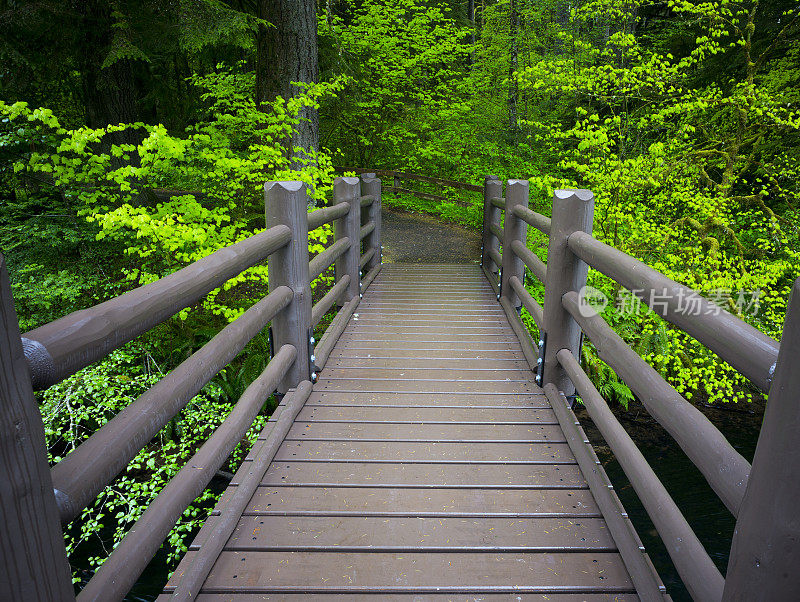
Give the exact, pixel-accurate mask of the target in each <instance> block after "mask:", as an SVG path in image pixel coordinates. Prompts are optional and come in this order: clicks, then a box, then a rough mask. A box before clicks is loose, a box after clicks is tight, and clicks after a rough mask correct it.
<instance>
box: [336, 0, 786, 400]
mask: <svg viewBox="0 0 800 602" xmlns="http://www.w3.org/2000/svg"><path fill="white" fill-rule="evenodd" d="M378 5H380V7H381V10H373V7H376V6H378ZM414 6H416V7H417V8H416V9H411V12H409V11H406V10H404V9H403V8H401V7H398V6H397V5H396V4H395V3H392V2H388V1H386V2H380V3H379V2H370V3H366V4H365V5H364V8H363V9H362V10H361V12H359V11H355V12H354V13H353V14H352V15H347V16H348V17H349V21H348V20H346V19H345V20H344V21H342V22H339V21H336V20H335V19H334V20H333V21H332V22H333V25H332V26H331V25H330V23H331V21H330V20H327V21H326V23H325V24H323V25H322V26H321V31H325V32H328V33H327V34H326V35H328V36H329V42H328V43H329V44H331V45H332V46H334V47H335V48H337V49H338V50H339V53H337V54H336V57H341V58H336V61H339V62H338V63H337V62H336V61H331V63H332V64H331V69H334V70H335V69H336V67H337V65H338V67H339V68H340V69H341V70H343V71H347V69H349V68H350V64H349V63H348V60H349V59H350V57H353V61H355V60H358V61H359V62H360V63H364V64H369V65H370V67H369V70H364V71H360V72H357V71H354V70H352V69H351V71H350V72H349V73H350V74H351V75H352V76H353V78H354V83H353V84H351V88H350V89H349V90H348V91H349V92H350V93H351V98H352V99H353V101H352V103H353V104H355V101H356V100H357V101H358V104H356V106H355V107H353V106H351V104H348V103H349V102H351V101H350V100H349V99H347V100H335V101H332V102H331V106H332V107H334V108H335V110H336V111H338V112H339V113H340V114H342V115H345V114H346V115H353V118H352V121H349V122H347V123H346V124H343V125H341V126H340V125H338V124H339V123H340V122H339V121H338V120H337V119H336V118H333V117H331V118H330V124H337V125H330V124H329V127H331V128H332V130H331V134H330V135H331V136H332V137H333V139H334V140H336V142H337V144H340V145H341V146H342V147H343V148H344V147H345V146H346V147H347V148H349V149H352V148H360V147H359V145H363V146H364V147H365V148H366V145H367V144H369V145H370V146H369V151H368V152H367V151H364V150H363V149H362V150H359V152H358V153H355V152H353V151H351V150H345V151H344V152H345V153H348V154H347V155H346V157H347V158H348V160H350V161H353V162H360V163H359V164H360V165H363V166H375V167H382V166H385V167H388V168H401V167H407V168H409V170H417V171H419V172H421V173H426V174H430V175H440V176H443V177H448V176H449V177H453V178H454V179H460V180H463V181H471V182H479V181H481V180H482V178H483V176H484V175H485V174H487V173H496V174H498V175H500V176H501V177H502V178H517V177H524V178H527V179H528V180H529V181H530V183H531V190H532V201H533V205H534V207H535V209H536V210H537V211H540V212H542V213H544V214H549V211H550V210H549V206H548V205H549V202H548V199H550V198H552V193H553V190H554V189H555V188H573V187H579V188H589V189H591V190H592V191H593V192H594V193H595V196H596V212H595V217H596V219H595V227H594V234H595V236H597V237H598V238H599V239H600V240H602V241H604V242H606V243H608V244H610V245H612V246H614V247H616V248H619V249H621V250H623V251H625V252H627V253H629V254H631V255H633V256H635V257H637V258H640V259H642V260H643V261H645V262H646V263H648V264H649V265H651V266H652V267H654V268H655V269H657V270H659V271H661V272H663V273H665V274H666V275H667V276H669V277H670V278H672V279H674V280H677V281H679V282H683V283H685V284H687V285H689V286H691V287H693V288H696V289H697V290H699V291H700V292H701V293H703V294H704V295H706V296H707V297H710V298H712V299H714V300H716V301H718V302H719V304H720V305H722V306H723V307H724V308H725V309H727V310H728V311H732V312H733V313H735V314H737V315H739V316H740V317H741V318H742V319H744V320H746V321H748V322H750V323H751V324H753V325H754V326H756V327H757V328H759V329H760V330H762V331H763V332H765V333H767V334H769V335H770V336H773V337H779V336H780V331H781V327H782V323H783V316H784V312H785V304H786V299H787V297H788V294H789V290H790V289H789V287H790V285H791V283H792V282H793V280H794V279H795V278H796V277H797V276H798V275H800V270H798V267H797V266H798V253H800V242H798V241H799V240H800V237H799V236H798V227H799V226H800V215H798V200H800V187H798V184H797V182H798V176H800V152H798V148H800V112H798V109H797V98H798V97H799V96H800V85H799V83H800V68H798V63H797V61H796V60H795V59H796V58H797V57H798V53H800V27H799V26H798V10H797V7H796V6H795V5H792V4H791V3H781V2H779V3H775V4H770V5H766V4H764V3H760V2H758V1H757V0H747V1H741V2H740V1H731V0H714V1H713V2H699V1H698V2H695V1H693V0H686V1H674V2H670V3H669V11H668V12H665V11H664V10H663V9H661V8H659V7H657V6H652V5H650V4H647V3H645V2H638V1H637V2H627V1H625V2H623V1H622V0H591V1H586V2H580V3H578V4H577V5H574V6H573V7H571V8H568V7H566V5H564V4H563V3H559V2H550V1H545V0H543V1H540V2H536V3H531V2H519V1H517V2H514V3H513V7H514V11H512V3H511V2H510V1H509V0H498V1H497V2H492V3H488V4H487V5H485V6H483V7H482V12H481V14H480V19H479V21H480V30H479V32H478V34H479V35H478V36H477V40H476V44H475V47H474V48H469V45H467V44H464V45H463V47H464V48H469V50H471V51H472V52H473V54H474V63H473V65H471V66H470V65H469V64H468V61H467V60H466V56H465V55H461V60H462V61H463V62H462V63H461V64H460V66H459V64H458V63H456V62H454V61H456V60H458V58H457V57H456V56H455V55H454V54H450V55H449V56H451V57H452V58H451V62H450V63H449V64H448V69H447V70H446V71H444V72H443V74H444V77H443V78H442V79H441V80H440V81H438V82H437V84H436V86H435V87H434V86H433V85H432V84H431V83H430V82H427V85H428V87H429V89H430V90H435V91H436V92H439V93H441V94H442V96H440V97H436V98H434V96H432V95H431V96H428V97H422V96H416V93H417V89H416V88H413V87H411V86H409V89H410V90H411V92H410V93H406V94H405V95H403V94H399V93H394V91H395V90H402V88H401V87H400V84H402V83H403V82H406V81H407V80H405V79H404V78H403V74H404V73H406V72H408V71H407V70H405V69H404V67H403V66H402V65H401V67H403V68H401V67H397V68H396V69H395V70H394V71H391V72H389V71H384V70H382V67H381V66H380V65H373V64H372V63H369V62H368V61H369V60H371V58H372V57H373V56H374V57H382V56H383V53H384V52H388V51H389V50H392V49H394V48H395V46H396V45H397V44H398V40H403V41H405V43H407V44H409V45H411V46H413V44H414V42H413V39H412V40H410V41H409V39H408V38H407V37H405V36H406V35H407V34H406V33H405V30H409V31H416V29H415V28H416V27H418V26H419V24H420V23H425V20H424V18H423V19H422V20H420V19H419V18H418V16H417V13H416V12H414V10H418V11H420V12H424V11H423V9H422V8H420V7H419V6H417V5H414ZM434 6H438V5H434ZM429 10H430V9H429ZM514 14H516V15H517V19H516V21H514V19H513V15H514ZM343 23H347V25H344V24H343ZM448 26H449V27H452V28H453V33H452V34H451V36H452V38H453V39H461V40H462V41H465V40H464V37H463V36H464V34H466V33H468V30H467V29H464V28H461V29H459V26H458V25H457V24H456V23H454V22H453V23H448ZM426 27H427V28H428V31H431V30H432V28H433V25H432V24H428V25H427V26H426ZM370 29H372V30H374V31H375V32H380V35H381V36H382V38H379V37H371V34H370V31H369V30H370ZM396 30H403V33H400V34H398V33H396ZM456 30H458V31H456ZM330 32H333V33H330ZM459 36H461V37H460V38H459ZM362 41H363V45H360V44H361V42H362ZM426 43H427V44H428V45H429V47H430V48H429V50H428V53H427V54H424V53H421V52H418V54H419V55H420V56H436V55H437V53H440V54H441V55H442V56H444V55H446V54H447V53H448V52H451V46H450V45H448V44H446V43H442V42H441V41H440V40H438V39H435V38H434V39H428V40H427V42H426ZM399 56H400V57H401V59H398V60H404V59H402V57H403V56H404V55H403V54H402V52H400V54H399ZM388 64H395V65H396V64H397V63H391V61H389V62H387V65H388ZM459 67H460V68H459ZM396 73H399V75H396ZM414 81H420V82H424V81H425V80H424V78H422V79H420V78H417V80H414ZM352 86H356V88H355V89H354V88H352ZM393 86H394V87H393ZM360 90H369V91H370V94H369V95H366V96H359V94H360V93H361V92H360ZM390 93H393V94H390ZM381 94H388V96H381ZM378 99H382V100H378ZM366 107H369V111H368V112H363V113H358V112H357V111H356V109H361V108H365V110H366ZM376 107H379V108H376ZM512 108H513V111H512ZM422 109H424V110H422ZM327 110H328V109H327V107H326V111H327ZM358 131H369V132H374V134H372V133H371V134H370V135H369V136H363V135H362V138H361V139H360V140H355V139H353V138H352V136H353V135H355V133H356V132H358ZM345 134H347V136H351V137H349V138H348V137H346V135H345ZM407 134H410V135H407ZM374 137H378V139H379V142H375V141H374V140H373V138H374ZM415 187H416V186H415ZM431 192H434V193H436V192H437V191H436V190H431ZM386 199H387V202H388V203H393V204H397V205H399V206H402V207H404V208H410V209H415V210H423V211H427V212H432V213H437V214H439V215H445V214H446V215H447V216H448V218H451V217H452V215H453V214H454V213H458V212H460V213H461V215H463V216H464V218H463V220H464V221H466V222H467V223H475V224H477V223H478V219H477V215H475V213H474V211H472V210H463V209H461V208H458V207H455V208H454V207H451V206H443V205H440V204H438V203H435V202H430V201H421V200H418V199H416V200H415V199H410V198H407V197H406V196H404V195H401V196H400V197H399V198H397V199H395V198H394V197H393V196H392V195H386ZM528 243H529V245H530V246H531V247H532V248H533V249H534V250H535V251H536V252H537V254H538V255H539V256H540V257H541V258H542V259H546V239H544V237H542V236H541V235H539V234H538V233H536V232H533V233H531V235H530V237H529V241H528ZM589 283H590V284H591V285H593V286H595V287H596V288H598V289H600V290H602V291H603V292H605V293H606V294H607V295H608V296H609V297H610V299H611V300H612V303H611V304H610V306H609V307H608V308H607V309H606V310H605V311H604V317H605V318H606V319H607V320H608V321H609V322H610V323H611V324H612V325H613V326H614V328H616V329H617V331H618V332H619V333H620V334H621V335H622V336H623V337H624V338H625V340H626V341H627V342H628V343H629V344H631V346H632V347H633V348H634V349H635V350H637V352H638V353H640V354H641V355H642V357H644V358H645V359H646V360H647V361H648V362H650V363H651V364H652V365H653V366H654V367H655V368H657V369H658V370H659V371H660V372H661V374H662V375H664V376H665V377H666V378H667V379H669V380H670V382H672V383H673V384H674V385H675V386H676V388H678V389H679V390H680V391H681V392H682V393H683V394H684V395H686V396H687V397H689V398H692V399H699V400H701V401H738V400H748V399H752V396H753V395H754V394H756V392H755V390H754V389H753V388H752V387H751V386H750V385H749V384H748V383H747V382H746V380H745V379H744V378H743V377H742V376H741V375H739V374H737V373H736V372H735V371H734V370H733V369H732V368H731V367H730V366H728V365H727V364H725V363H724V362H722V361H721V360H720V359H719V358H718V357H717V356H716V355H715V354H713V353H712V352H710V351H708V350H707V349H705V348H704V347H703V346H701V345H699V344H698V343H697V342H696V341H695V340H694V339H692V338H691V337H689V336H688V335H686V334H684V333H682V332H680V331H679V330H677V329H675V328H673V327H672V326H670V325H668V324H666V323H664V322H663V321H662V320H661V319H660V318H658V317H656V316H655V315H654V314H653V313H652V312H650V311H648V310H646V308H645V307H643V306H639V307H638V308H637V311H636V312H633V313H631V312H629V311H627V310H629V309H630V303H627V302H626V301H625V299H626V297H625V294H624V291H622V292H621V291H620V289H619V286H618V285H616V284H615V283H613V282H612V281H611V280H610V279H608V278H605V277H603V276H602V275H601V274H598V273H596V272H591V274H590V279H589ZM529 288H530V289H531V291H532V293H533V294H534V295H535V296H536V295H539V294H540V293H541V291H540V290H538V286H537V285H534V284H531V283H529ZM752 294H756V295H760V297H759V303H758V304H753V303H752V302H751V301H752V297H751V295H752ZM740 300H744V303H739V301H740ZM540 301H541V298H540ZM626 303H627V305H626ZM586 353H587V354H589V355H588V356H587V357H593V356H592V355H591V354H592V353H593V351H592V348H591V347H590V346H589V347H587V352H586ZM587 369H588V370H589V371H590V372H592V373H593V374H594V376H595V381H596V383H597V384H598V385H601V386H603V387H607V388H609V389H608V391H607V393H608V394H609V395H610V397H611V398H612V399H616V400H618V401H619V402H621V403H627V401H628V400H629V399H630V391H629V390H628V389H627V387H625V386H624V385H622V384H621V383H618V381H617V380H616V377H615V376H612V375H611V373H610V371H609V369H608V368H607V367H606V366H605V365H604V364H602V365H601V363H600V362H599V360H597V359H596V358H595V359H592V360H591V361H589V360H587ZM615 383H617V384H615Z"/></svg>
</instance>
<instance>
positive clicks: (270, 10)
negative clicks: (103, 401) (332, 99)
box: [256, 0, 319, 149]
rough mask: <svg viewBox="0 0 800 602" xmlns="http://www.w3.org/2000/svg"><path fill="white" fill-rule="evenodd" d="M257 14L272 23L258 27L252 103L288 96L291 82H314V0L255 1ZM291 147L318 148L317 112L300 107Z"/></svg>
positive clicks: (294, 90) (292, 91) (292, 88)
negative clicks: (253, 101) (254, 99)
mask: <svg viewBox="0 0 800 602" xmlns="http://www.w3.org/2000/svg"><path fill="white" fill-rule="evenodd" d="M258 16H259V17H260V18H261V19H264V20H266V21H268V22H269V23H271V24H272V27H260V28H259V31H258V47H257V58H256V102H258V103H262V102H269V101H272V100H275V97H277V96H282V97H283V98H286V99H288V98H291V97H292V96H294V95H295V94H296V93H297V92H298V91H299V88H298V87H297V86H293V85H292V83H291V82H317V81H318V79H319V66H318V61H317V12H316V2H315V1H314V0H291V1H287V0H259V3H258ZM301 117H303V119H304V120H303V121H302V122H301V123H300V126H299V127H298V129H297V131H296V132H295V135H294V137H293V138H292V141H291V145H292V146H302V147H304V148H314V149H316V148H318V147H319V117H318V115H317V111H315V110H312V109H308V108H306V109H304V110H303V113H301Z"/></svg>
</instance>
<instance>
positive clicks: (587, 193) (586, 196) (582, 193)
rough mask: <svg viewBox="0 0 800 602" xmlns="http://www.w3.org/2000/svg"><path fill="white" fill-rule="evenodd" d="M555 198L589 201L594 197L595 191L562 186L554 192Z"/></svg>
mask: <svg viewBox="0 0 800 602" xmlns="http://www.w3.org/2000/svg"><path fill="white" fill-rule="evenodd" d="M553 198H554V199H559V200H566V199H576V200H579V201H583V202H588V201H591V200H593V199H594V193H593V192H592V191H591V190H587V189H586V188H561V189H558V190H556V191H555V192H554V193H553Z"/></svg>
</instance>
